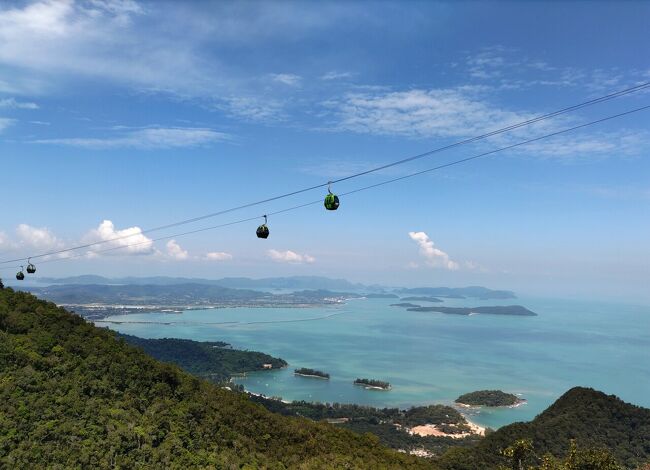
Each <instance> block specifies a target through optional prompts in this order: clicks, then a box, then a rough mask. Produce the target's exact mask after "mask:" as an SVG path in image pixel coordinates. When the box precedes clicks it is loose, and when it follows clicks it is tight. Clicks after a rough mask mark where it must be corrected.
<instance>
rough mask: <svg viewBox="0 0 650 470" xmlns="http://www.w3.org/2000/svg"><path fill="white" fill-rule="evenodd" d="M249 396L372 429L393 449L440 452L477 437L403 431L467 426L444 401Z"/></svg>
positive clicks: (291, 412) (285, 410) (288, 410)
mask: <svg viewBox="0 0 650 470" xmlns="http://www.w3.org/2000/svg"><path fill="white" fill-rule="evenodd" d="M251 400H253V401H255V402H256V403H260V404H261V405H263V406H264V407H265V408H267V409H268V410H270V411H273V412H275V413H280V414H283V415H287V416H304V417H306V418H310V419H313V420H316V421H321V420H328V421H330V422H333V423H335V424H336V425H337V426H340V427H343V428H346V429H349V430H351V431H354V432H357V433H359V434H364V433H372V434H374V435H375V436H377V437H378V438H379V442H380V443H382V444H383V445H386V446H388V447H391V448H393V449H402V450H414V449H424V450H426V451H429V452H431V453H433V454H436V455H440V454H442V453H443V452H444V451H445V450H447V449H449V448H450V447H452V446H468V445H471V444H474V443H476V442H478V441H479V440H480V439H481V438H480V437H478V436H472V437H467V438H463V439H453V438H451V437H434V436H426V437H422V436H418V435H414V434H409V433H408V432H406V430H405V427H412V426H417V425H420V424H435V425H436V426H438V427H439V428H441V429H443V430H445V431H446V432H450V433H459V432H464V431H467V430H469V427H468V426H467V421H466V420H465V418H464V417H463V415H461V414H460V413H459V412H458V411H456V410H455V409H454V408H452V407H450V406H445V405H432V406H418V407H413V408H409V409H407V410H400V409H398V408H373V407H370V406H363V405H355V404H341V403H333V404H329V403H310V402H305V401H294V402H291V403H284V402H281V401H279V400H273V399H268V398H264V397H258V396H252V397H251ZM396 424H397V426H396Z"/></svg>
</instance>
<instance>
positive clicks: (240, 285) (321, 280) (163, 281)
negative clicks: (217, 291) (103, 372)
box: [39, 274, 516, 300]
mask: <svg viewBox="0 0 650 470" xmlns="http://www.w3.org/2000/svg"><path fill="white" fill-rule="evenodd" d="M39 281H40V282H41V283H43V284H58V285H90V284H93V285H100V284H101V285H133V286H137V285H148V286H173V285H179V284H185V285H189V284H203V285H209V286H219V287H224V288H229V289H286V290H329V291H339V292H350V291H351V292H363V293H367V294H370V295H368V297H370V298H379V297H385V298H396V296H395V293H397V294H400V295H412V296H429V297H434V296H435V297H447V298H460V299H462V298H475V299H481V300H487V299H515V298H516V296H515V294H514V292H512V291H506V290H493V289H488V288H486V287H480V286H469V287H415V288H401V287H400V288H391V287H386V286H380V285H376V284H373V285H365V284H360V283H353V282H350V281H347V280H345V279H332V278H328V277H322V276H290V277H268V278H262V279H251V278H248V277H224V278H222V279H201V278H185V277H167V276H151V277H121V278H107V277H103V276H96V275H93V274H85V275H81V276H72V277H64V278H50V277H43V278H40V279H39Z"/></svg>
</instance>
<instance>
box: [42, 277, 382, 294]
mask: <svg viewBox="0 0 650 470" xmlns="http://www.w3.org/2000/svg"><path fill="white" fill-rule="evenodd" d="M40 281H41V282H42V283H46V284H48V283H49V284H120V285H143V284H145V285H158V286H169V285H175V284H207V285H211V286H221V287H228V288H231V289H327V290H363V291H376V290H381V287H380V286H367V285H363V284H354V283H352V282H349V281H346V280H345V279H331V278H327V277H320V276H291V277H270V278H263V279H250V278H247V277H224V278H222V279H201V278H186V277H166V276H152V277H121V278H107V277H103V276H95V275H92V274H86V275H82V276H72V277H64V278H49V277H44V278H41V279H40Z"/></svg>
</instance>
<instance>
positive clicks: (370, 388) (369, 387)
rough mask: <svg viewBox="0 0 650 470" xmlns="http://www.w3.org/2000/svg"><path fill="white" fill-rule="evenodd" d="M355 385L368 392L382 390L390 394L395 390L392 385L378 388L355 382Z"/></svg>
mask: <svg viewBox="0 0 650 470" xmlns="http://www.w3.org/2000/svg"><path fill="white" fill-rule="evenodd" d="M353 384H354V385H356V386H357V387H363V388H365V389H366V390H381V391H384V392H388V391H389V390H391V389H392V388H393V387H392V385H389V386H388V387H378V386H377V385H368V384H362V383H357V382H354V383H353Z"/></svg>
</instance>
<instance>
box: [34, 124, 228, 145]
mask: <svg viewBox="0 0 650 470" xmlns="http://www.w3.org/2000/svg"><path fill="white" fill-rule="evenodd" d="M228 138H229V136H228V134H224V133H222V132H217V131H215V130H212V129H205V128H188V127H173V128H164V127H156V128H149V129H139V130H135V131H130V132H126V133H121V134H119V135H117V136H114V137H104V138H84V137H74V138H61V139H40V140H35V141H34V143H38V144H57V145H69V146H73V147H84V148H92V149H111V148H125V147H126V148H137V149H165V148H179V147H198V146H204V145H208V144H211V143H214V142H221V141H224V140H227V139H228Z"/></svg>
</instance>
